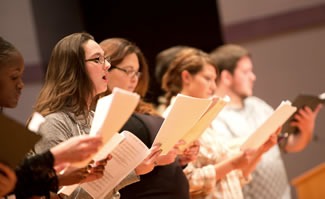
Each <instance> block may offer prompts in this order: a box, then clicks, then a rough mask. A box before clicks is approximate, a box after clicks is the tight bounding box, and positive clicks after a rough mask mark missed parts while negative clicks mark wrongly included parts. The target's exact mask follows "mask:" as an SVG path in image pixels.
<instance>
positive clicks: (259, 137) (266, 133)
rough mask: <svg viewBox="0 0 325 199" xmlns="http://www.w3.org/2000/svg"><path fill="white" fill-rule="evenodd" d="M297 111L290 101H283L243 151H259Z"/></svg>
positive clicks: (251, 137) (244, 146)
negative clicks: (249, 149)
mask: <svg viewBox="0 0 325 199" xmlns="http://www.w3.org/2000/svg"><path fill="white" fill-rule="evenodd" d="M296 110H297V108H296V107H294V106H292V105H291V102H290V101H285V102H284V101H282V103H281V104H280V105H279V106H278V107H277V109H276V110H275V111H274V112H273V113H272V115H271V116H270V117H269V118H268V119H267V120H266V121H265V122H264V123H263V124H262V125H261V126H260V127H259V128H258V129H257V130H256V131H255V133H253V134H252V135H251V136H249V137H248V139H247V140H246V141H245V143H244V144H243V145H242V149H247V148H252V149H257V148H258V147H260V146H261V145H262V144H264V143H265V142H266V141H267V140H268V138H269V137H270V136H271V134H272V133H274V132H275V131H276V130H277V129H278V128H279V127H280V126H282V125H283V124H284V123H285V122H286V121H287V120H288V118H289V117H290V116H291V115H292V114H293V113H294V112H295V111H296Z"/></svg>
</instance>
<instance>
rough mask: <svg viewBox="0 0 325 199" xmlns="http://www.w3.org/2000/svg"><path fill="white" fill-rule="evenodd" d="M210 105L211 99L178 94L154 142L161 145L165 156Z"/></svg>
mask: <svg viewBox="0 0 325 199" xmlns="http://www.w3.org/2000/svg"><path fill="white" fill-rule="evenodd" d="M210 104H211V99H202V98H195V97H190V96H185V95H181V94H178V95H177V96H176V100H175V103H173V104H172V107H171V110H170V112H169V113H168V115H167V117H166V118H165V120H164V122H163V124H162V125H161V127H160V129H159V132H158V134H157V136H156V138H155V140H154V144H155V143H161V147H160V148H161V149H162V153H161V155H166V154H167V153H168V152H169V151H170V150H171V149H172V148H173V146H174V145H175V144H176V143H177V142H178V141H179V140H180V139H181V138H182V137H183V136H184V135H185V134H186V133H187V132H188V131H189V130H190V129H191V128H192V127H193V125H194V124H195V123H196V122H197V121H198V120H199V119H200V118H201V116H202V115H203V113H204V112H205V111H206V110H207V108H208V107H209V105H210Z"/></svg>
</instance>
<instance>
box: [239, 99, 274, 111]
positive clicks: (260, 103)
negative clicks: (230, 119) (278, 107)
mask: <svg viewBox="0 0 325 199" xmlns="http://www.w3.org/2000/svg"><path fill="white" fill-rule="evenodd" d="M244 103H245V106H247V107H250V108H252V107H254V108H257V109H259V110H261V109H265V110H268V111H273V108H272V107H271V106H270V105H269V104H268V103H266V102H265V101H264V100H262V99H261V98H258V97H256V96H251V97H248V98H246V99H245V101H244Z"/></svg>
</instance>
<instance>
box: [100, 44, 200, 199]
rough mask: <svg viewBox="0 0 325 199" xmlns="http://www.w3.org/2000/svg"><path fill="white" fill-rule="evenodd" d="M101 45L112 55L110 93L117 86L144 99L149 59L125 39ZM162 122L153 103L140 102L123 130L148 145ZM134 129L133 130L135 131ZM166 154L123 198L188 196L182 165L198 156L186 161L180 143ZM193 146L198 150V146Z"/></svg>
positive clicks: (125, 191) (131, 186)
mask: <svg viewBox="0 0 325 199" xmlns="http://www.w3.org/2000/svg"><path fill="white" fill-rule="evenodd" d="M100 46H101V47H102V48H103V50H104V51H105V56H110V58H111V64H112V66H111V68H110V69H109V71H108V89H107V92H106V94H109V93H110V92H111V90H113V88H114V87H118V88H122V89H125V90H128V91H130V92H136V93H138V94H139V95H140V96H141V97H142V99H143V98H144V97H145V95H146V93H147V90H148V83H149V72H148V64H147V62H146V59H145V57H144V55H143V53H142V52H141V50H140V48H139V47H138V46H137V45H136V44H135V43H133V42H130V41H128V40H126V39H124V38H110V39H106V40H104V41H102V42H101V43H100ZM162 122H163V118H162V117H161V116H160V115H159V113H158V112H156V111H155V109H154V108H153V106H152V104H150V103H147V102H144V101H143V100H141V101H140V103H139V105H138V106H137V108H136V110H135V113H134V114H133V115H132V117H131V120H130V121H129V122H128V123H127V124H126V126H125V127H123V129H128V130H130V131H131V132H132V133H134V134H135V135H136V136H138V137H139V138H140V139H141V140H142V141H143V142H144V143H145V144H146V145H147V146H151V145H152V143H153V140H154V138H155V136H156V134H157V132H158V130H159V128H160V125H161V124H162ZM141 123H145V124H147V126H148V127H149V128H143V129H138V130H137V129H136V128H132V127H133V126H137V125H140V124H141ZM132 129H134V130H133V131H132ZM181 143H182V142H180V143H178V144H176V145H175V147H174V148H173V149H172V150H171V151H170V152H169V153H168V154H167V155H166V156H160V157H158V158H157V161H156V164H157V165H156V167H155V169H154V170H153V171H152V172H150V173H148V174H146V175H142V176H141V181H140V182H138V183H134V184H132V185H130V186H127V187H125V188H123V189H122V190H121V198H122V199H128V198H132V199H140V198H141V199H143V198H170V199H177V198H182V199H186V198H189V190H188V182H187V179H186V177H185V175H184V173H183V171H182V166H184V165H186V163H187V162H188V161H191V160H192V159H195V156H190V158H189V159H187V161H183V160H185V159H184V158H182V156H178V152H179V149H178V145H179V144H181ZM194 148H196V149H198V147H197V146H195V147H194Z"/></svg>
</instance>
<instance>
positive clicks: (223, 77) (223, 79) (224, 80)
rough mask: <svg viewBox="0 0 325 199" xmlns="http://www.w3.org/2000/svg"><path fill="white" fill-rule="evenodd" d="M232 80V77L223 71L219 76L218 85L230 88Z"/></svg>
mask: <svg viewBox="0 0 325 199" xmlns="http://www.w3.org/2000/svg"><path fill="white" fill-rule="evenodd" d="M232 79H233V76H232V74H231V73H230V72H229V71H227V70H223V71H222V72H221V74H220V84H223V85H225V86H230V85H231V84H232Z"/></svg>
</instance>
